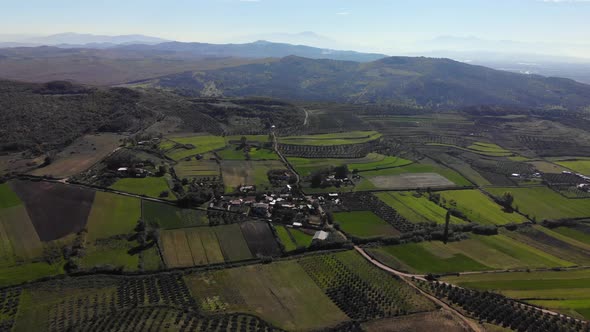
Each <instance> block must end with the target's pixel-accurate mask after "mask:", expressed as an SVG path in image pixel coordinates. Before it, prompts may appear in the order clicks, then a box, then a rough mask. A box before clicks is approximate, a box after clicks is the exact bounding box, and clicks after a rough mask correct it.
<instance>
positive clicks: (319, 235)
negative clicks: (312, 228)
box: [313, 231, 330, 241]
mask: <svg viewBox="0 0 590 332" xmlns="http://www.w3.org/2000/svg"><path fill="white" fill-rule="evenodd" d="M328 235H330V233H328V232H324V231H317V232H315V234H314V235H313V239H314V240H320V241H324V240H325V239H327V238H328Z"/></svg>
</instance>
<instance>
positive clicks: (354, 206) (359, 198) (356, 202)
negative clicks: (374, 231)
mask: <svg viewBox="0 0 590 332" xmlns="http://www.w3.org/2000/svg"><path fill="white" fill-rule="evenodd" d="M342 199H343V202H344V205H345V206H346V207H347V208H349V209H350V210H353V211H354V210H356V211H366V210H369V211H373V213H375V214H376V215H377V216H379V217H380V218H381V219H383V220H385V221H386V222H388V223H389V224H390V225H392V226H393V227H394V228H396V229H397V230H399V231H400V232H402V233H409V232H412V231H415V230H417V229H418V228H419V227H420V226H419V225H417V224H414V223H412V222H410V221H408V220H407V219H406V218H404V217H403V216H402V215H400V214H399V213H398V212H397V211H396V210H395V209H394V208H392V207H391V206H389V205H387V204H385V203H384V202H383V201H381V200H380V199H379V198H378V197H376V196H375V195H373V194H370V193H352V194H347V195H343V197H342Z"/></svg>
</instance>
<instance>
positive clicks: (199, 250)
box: [161, 224, 252, 268]
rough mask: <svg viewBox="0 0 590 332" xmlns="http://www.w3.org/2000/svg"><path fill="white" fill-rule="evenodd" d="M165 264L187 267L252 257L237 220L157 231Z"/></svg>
mask: <svg viewBox="0 0 590 332" xmlns="http://www.w3.org/2000/svg"><path fill="white" fill-rule="evenodd" d="M161 245H162V254H163V256H164V262H165V263H166V266H168V267H170V268H172V267H188V266H196V265H207V264H216V263H222V262H224V261H225V262H231V261H239V260H244V259H250V258H252V253H251V252H250V249H249V248H248V244H247V243H246V240H245V239H244V235H243V234H242V231H241V229H240V226H239V225H237V224H233V225H226V226H217V227H193V228H183V229H175V230H166V231H163V232H162V235H161Z"/></svg>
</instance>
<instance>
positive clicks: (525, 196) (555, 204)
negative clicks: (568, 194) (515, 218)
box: [486, 187, 590, 221]
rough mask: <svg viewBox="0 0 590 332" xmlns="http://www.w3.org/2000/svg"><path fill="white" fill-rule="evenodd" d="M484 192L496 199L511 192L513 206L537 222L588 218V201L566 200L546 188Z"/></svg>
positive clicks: (589, 211) (497, 189) (589, 205)
mask: <svg viewBox="0 0 590 332" xmlns="http://www.w3.org/2000/svg"><path fill="white" fill-rule="evenodd" d="M486 190H487V191H489V192H490V193H491V194H493V195H495V196H497V197H501V196H502V194H503V193H504V192H511V193H512V194H513V195H514V203H513V206H514V207H518V209H519V211H520V212H522V213H524V214H527V215H529V216H530V217H531V218H533V217H535V218H536V219H537V220H538V221H541V220H545V219H564V218H582V217H590V199H568V198H565V197H563V196H561V195H560V194H558V193H556V192H555V191H553V190H551V189H549V188H547V187H530V188H487V189H486Z"/></svg>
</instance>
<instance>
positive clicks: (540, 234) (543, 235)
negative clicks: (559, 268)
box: [504, 226, 590, 265]
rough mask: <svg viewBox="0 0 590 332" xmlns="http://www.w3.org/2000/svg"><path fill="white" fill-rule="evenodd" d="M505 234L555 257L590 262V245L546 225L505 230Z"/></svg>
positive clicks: (583, 263) (580, 263)
mask: <svg viewBox="0 0 590 332" xmlns="http://www.w3.org/2000/svg"><path fill="white" fill-rule="evenodd" d="M504 234H506V236H509V237H511V238H513V239H515V240H517V241H520V242H522V243H526V244H527V245H529V246H531V247H535V248H537V249H539V250H541V251H543V252H546V253H548V254H551V255H553V256H555V257H559V258H561V259H564V260H567V261H570V262H574V263H576V264H578V265H588V264H590V246H588V245H587V244H585V243H580V242H578V241H575V240H572V239H570V238H568V237H564V236H562V235H561V234H559V233H555V232H553V231H551V230H549V229H546V228H544V227H541V226H532V227H522V228H519V229H518V230H517V231H514V232H504Z"/></svg>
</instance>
